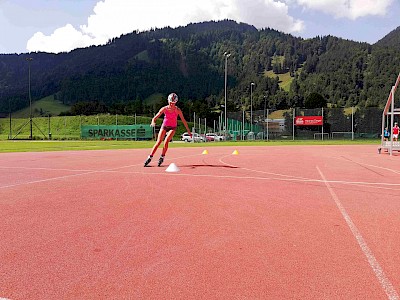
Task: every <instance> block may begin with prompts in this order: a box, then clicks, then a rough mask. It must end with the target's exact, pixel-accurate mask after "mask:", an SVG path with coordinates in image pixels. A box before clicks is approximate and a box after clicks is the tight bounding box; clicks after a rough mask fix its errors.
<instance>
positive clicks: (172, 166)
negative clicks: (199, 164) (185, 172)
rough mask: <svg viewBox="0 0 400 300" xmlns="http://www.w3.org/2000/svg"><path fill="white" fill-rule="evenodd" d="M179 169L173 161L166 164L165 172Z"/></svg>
mask: <svg viewBox="0 0 400 300" xmlns="http://www.w3.org/2000/svg"><path fill="white" fill-rule="evenodd" d="M179 171H180V169H179V168H178V166H177V165H176V164H174V163H172V164H170V165H169V166H168V168H167V169H166V170H165V172H179Z"/></svg>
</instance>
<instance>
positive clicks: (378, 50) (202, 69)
mask: <svg viewBox="0 0 400 300" xmlns="http://www.w3.org/2000/svg"><path fill="white" fill-rule="evenodd" d="M398 40H400V32H399V29H396V30H395V31H393V32H391V33H389V34H388V35H387V36H385V37H384V38H383V39H382V40H380V41H379V42H377V43H376V44H374V45H370V44H367V43H359V42H354V41H349V40H343V39H340V38H337V37H334V36H324V37H315V38H313V39H302V38H298V37H294V36H292V35H289V34H284V33H282V32H279V31H276V30H274V29H270V28H265V29H262V30H257V29H256V28H255V27H254V26H251V25H248V24H243V23H237V22H234V21H230V20H224V21H218V22H203V23H195V24H189V25H187V26H182V27H178V28H175V29H172V28H168V27H167V28H162V29H154V30H150V31H145V32H132V33H130V34H126V35H123V36H121V37H119V38H114V39H112V40H109V41H108V43H107V44H106V45H103V46H92V47H88V48H82V49H76V50H73V51H71V52H69V53H60V54H49V53H29V54H20V55H17V54H14V55H12V54H7V55H0V112H7V111H8V109H9V105H10V107H11V109H12V110H17V109H21V108H23V107H26V106H27V105H29V97H28V86H29V70H30V82H31V96H32V101H35V100H37V99H40V98H43V97H46V96H49V95H55V98H56V99H58V100H60V101H62V103H64V104H68V105H76V104H80V107H82V105H81V104H82V103H87V102H95V103H99V104H101V107H102V109H103V110H108V111H110V112H117V113H138V114H153V113H154V112H155V110H157V109H158V107H159V106H161V105H162V103H165V100H163V98H162V97H160V100H159V103H158V104H157V105H147V104H146V103H145V102H144V100H145V99H146V98H148V97H150V96H151V95H154V94H158V93H159V94H161V95H164V97H165V96H166V95H168V94H169V93H170V92H172V91H174V92H176V93H178V95H179V97H180V99H181V100H182V101H181V102H180V105H181V107H183V109H184V110H185V111H187V112H190V111H193V110H194V111H196V112H200V114H202V116H201V117H205V116H206V114H207V113H210V112H211V111H212V108H215V107H217V108H218V107H220V106H221V104H223V103H224V91H225V90H224V89H225V84H224V74H225V57H224V53H225V52H229V53H230V54H231V56H230V57H229V59H227V60H226V63H227V75H228V77H227V79H228V81H227V92H228V96H227V104H228V111H235V110H241V109H242V108H243V107H244V108H247V109H248V107H249V105H250V83H252V82H253V83H255V86H254V89H253V101H252V102H253V109H263V107H264V105H265V106H267V107H268V108H272V109H273V108H277V109H282V108H288V107H296V106H303V103H304V100H305V99H306V97H307V96H308V95H310V94H312V93H316V92H317V93H319V94H321V95H322V96H323V97H324V98H325V99H326V100H327V102H328V103H330V105H332V106H355V105H356V106H360V107H368V106H377V107H381V106H383V105H384V104H385V102H386V99H387V95H388V93H389V91H390V88H391V85H392V84H393V82H394V81H395V79H396V77H397V74H398V72H399V70H400V49H399V48H398V46H397V47H396V41H398ZM397 45H398V43H397ZM27 58H32V60H31V61H28V60H27ZM283 74H286V75H290V77H289V78H290V81H289V82H288V86H289V88H286V89H283V88H282V86H281V82H279V79H278V77H277V76H279V75H283ZM164 99H165V98H164ZM74 112H75V113H79V111H77V110H75V111H74ZM199 117H200V116H199Z"/></svg>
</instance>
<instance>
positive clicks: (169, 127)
mask: <svg viewBox="0 0 400 300" xmlns="http://www.w3.org/2000/svg"><path fill="white" fill-rule="evenodd" d="M161 129H164V130H165V131H166V132H168V131H170V130H176V127H172V126H164V125H162V126H161Z"/></svg>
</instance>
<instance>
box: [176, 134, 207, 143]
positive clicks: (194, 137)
mask: <svg viewBox="0 0 400 300" xmlns="http://www.w3.org/2000/svg"><path fill="white" fill-rule="evenodd" d="M181 140H182V141H184V142H193V140H194V141H195V142H204V138H203V137H202V136H200V135H199V134H198V133H192V137H190V135H189V133H187V132H185V133H184V134H182V135H181Z"/></svg>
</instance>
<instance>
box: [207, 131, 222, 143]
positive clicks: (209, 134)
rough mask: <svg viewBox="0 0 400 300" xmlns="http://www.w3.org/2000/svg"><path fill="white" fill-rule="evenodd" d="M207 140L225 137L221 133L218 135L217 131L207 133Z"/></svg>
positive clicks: (217, 139) (219, 139)
mask: <svg viewBox="0 0 400 300" xmlns="http://www.w3.org/2000/svg"><path fill="white" fill-rule="evenodd" d="M206 136H207V141H218V142H219V141H223V140H225V137H224V136H223V135H219V134H217V133H207V134H206Z"/></svg>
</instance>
